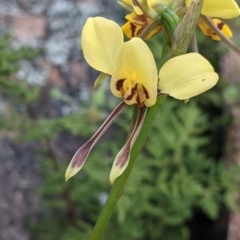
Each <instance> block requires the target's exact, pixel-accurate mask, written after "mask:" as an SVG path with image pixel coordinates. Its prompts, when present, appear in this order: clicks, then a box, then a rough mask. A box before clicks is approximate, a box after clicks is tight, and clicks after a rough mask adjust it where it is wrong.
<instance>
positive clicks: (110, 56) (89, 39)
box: [65, 17, 218, 182]
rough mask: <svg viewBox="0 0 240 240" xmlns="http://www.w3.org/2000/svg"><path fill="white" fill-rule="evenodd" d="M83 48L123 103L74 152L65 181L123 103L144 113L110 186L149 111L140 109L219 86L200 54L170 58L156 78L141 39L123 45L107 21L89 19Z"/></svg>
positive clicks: (117, 161) (114, 26)
mask: <svg viewBox="0 0 240 240" xmlns="http://www.w3.org/2000/svg"><path fill="white" fill-rule="evenodd" d="M81 44H82V50H83V54H84V57H85V59H86V61H87V62H88V63H89V65H91V66H92V67H93V68H95V69H97V70H99V71H101V72H103V73H107V74H109V75H111V83H110V88H111V91H112V93H113V95H115V96H116V97H123V99H124V101H125V103H120V104H119V105H118V106H117V107H116V108H115V109H114V110H113V112H112V113H111V114H110V115H109V117H108V118H107V119H106V120H105V122H104V123H103V124H102V126H101V127H100V128H99V130H98V131H97V132H96V133H95V134H94V135H93V136H92V138H90V139H89V140H88V141H87V142H86V143H85V144H84V145H83V146H82V147H80V148H79V149H78V150H77V152H76V154H75V155H74V156H73V158H72V160H71V162H70V164H69V166H68V168H67V170H66V175H65V176H66V180H68V179H69V178H71V177H72V176H74V175H75V174H76V173H77V172H78V171H80V169H81V168H82V167H83V165H84V163H85V161H86V159H87V157H88V154H89V152H90V151H91V149H92V148H93V147H94V145H95V144H96V143H97V141H98V140H99V139H100V137H101V136H102V135H103V134H104V132H105V131H106V130H107V129H108V127H109V126H110V125H111V123H112V122H113V120H114V119H115V118H116V117H117V116H118V115H119V114H120V113H121V112H122V111H123V110H124V109H125V107H126V104H128V105H131V104H137V105H139V106H141V107H142V108H140V111H139V115H138V117H137V119H136V122H135V125H134V128H133V131H132V132H131V135H130V137H129V138H128V140H127V142H126V144H125V145H124V146H123V148H122V149H121V151H120V152H119V154H118V155H117V157H116V159H115V161H114V164H113V166H112V170H111V173H110V181H111V182H113V181H114V180H115V179H116V178H117V177H118V176H119V175H121V174H122V172H123V171H124V169H126V167H127V165H128V162H129V159H130V153H131V148H132V146H133V145H134V142H135V140H136V138H137V136H138V134H139V131H140V129H141V126H142V123H143V121H144V119H145V116H146V112H147V109H148V108H146V107H143V106H144V105H145V106H147V107H150V106H152V105H154V104H155V102H156V97H157V92H159V94H167V95H169V96H171V97H174V98H176V99H179V100H185V99H189V98H191V97H194V96H196V95H198V94H200V93H203V92H205V91H207V90H208V89H210V88H212V87H213V86H214V85H215V84H216V83H217V81H218V75H217V74H216V73H215V72H214V70H213V68H212V66H211V64H210V63H209V62H208V61H207V60H206V59H205V58H204V57H202V56H201V55H200V54H198V53H189V54H185V55H181V56H177V57H175V58H172V59H170V60H169V61H167V62H166V63H165V64H164V65H163V66H162V68H161V69H160V71H159V74H157V69H156V64H155V61H154V58H153V55H152V53H151V51H150V49H149V48H148V46H147V45H146V44H145V43H144V42H143V40H141V39H140V38H132V39H131V40H129V41H128V42H123V33H122V30H121V28H120V27H119V26H118V25H117V24H116V23H115V22H113V21H111V20H107V19H105V18H101V17H95V18H89V19H88V20H87V22H86V24H85V25H84V27H83V30H82V40H81ZM158 79H159V83H157V82H158ZM157 89H158V90H157Z"/></svg>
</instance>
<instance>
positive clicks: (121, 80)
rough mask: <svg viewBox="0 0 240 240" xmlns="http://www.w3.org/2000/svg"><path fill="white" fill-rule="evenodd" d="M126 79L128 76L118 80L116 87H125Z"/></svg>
mask: <svg viewBox="0 0 240 240" xmlns="http://www.w3.org/2000/svg"><path fill="white" fill-rule="evenodd" d="M125 80H126V78H123V79H119V80H117V82H116V89H117V90H118V91H121V88H122V87H123V82H124V81H125Z"/></svg>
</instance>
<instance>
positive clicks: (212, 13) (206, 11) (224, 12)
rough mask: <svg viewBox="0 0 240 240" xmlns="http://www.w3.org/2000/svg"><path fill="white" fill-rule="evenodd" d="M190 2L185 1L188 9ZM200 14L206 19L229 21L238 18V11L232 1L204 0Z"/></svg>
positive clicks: (234, 2)
mask: <svg viewBox="0 0 240 240" xmlns="http://www.w3.org/2000/svg"><path fill="white" fill-rule="evenodd" d="M191 2H192V0H186V6H187V7H189V6H190V4H191ZM201 14H202V15H205V16H207V17H220V18H223V19H230V18H235V17H238V16H239V15H240V10H239V7H238V5H237V3H236V1H234V0H204V2H203V7H202V11H201Z"/></svg>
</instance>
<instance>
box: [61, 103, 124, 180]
mask: <svg viewBox="0 0 240 240" xmlns="http://www.w3.org/2000/svg"><path fill="white" fill-rule="evenodd" d="M125 108H126V104H125V103H124V102H122V103H120V104H119V105H118V106H117V107H116V108H115V109H114V110H113V111H112V113H111V114H110V115H109V116H108V118H107V119H106V120H105V121H104V123H103V124H102V125H101V127H100V128H99V129H98V130H97V132H96V133H95V134H94V135H93V136H92V137H91V138H90V139H89V140H88V141H87V142H86V143H85V144H84V145H83V146H82V147H80V148H79V149H78V150H77V152H76V153H75V155H74V156H73V158H72V160H71V162H70V163H69V165H68V168H67V170H66V173H65V179H66V181H67V180H68V179H69V178H71V177H73V176H74V175H75V174H77V173H78V172H79V171H80V170H81V168H82V167H83V165H84V163H85V161H86V159H87V157H88V154H89V153H90V151H91V149H92V148H93V147H94V146H95V144H96V143H97V142H98V140H99V139H100V138H101V136H102V135H103V134H104V133H105V132H106V130H107V129H108V128H109V126H110V125H111V124H112V122H113V120H114V119H115V118H116V117H117V116H118V115H119V114H120V113H121V112H122V111H123V110H124V109H125Z"/></svg>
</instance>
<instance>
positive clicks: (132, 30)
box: [130, 22, 137, 37]
mask: <svg viewBox="0 0 240 240" xmlns="http://www.w3.org/2000/svg"><path fill="white" fill-rule="evenodd" d="M130 27H131V34H132V37H135V36H137V35H135V31H136V28H137V26H136V25H135V24H134V23H132V22H130Z"/></svg>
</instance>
